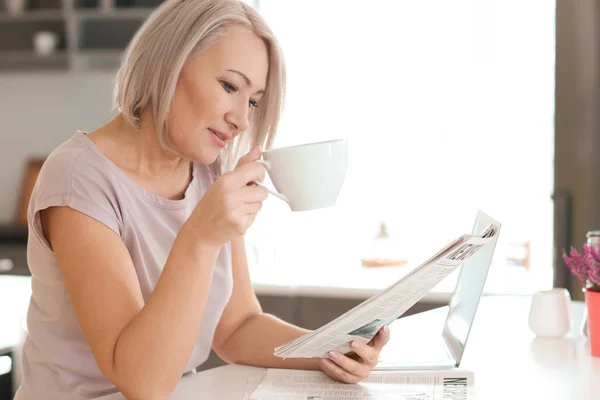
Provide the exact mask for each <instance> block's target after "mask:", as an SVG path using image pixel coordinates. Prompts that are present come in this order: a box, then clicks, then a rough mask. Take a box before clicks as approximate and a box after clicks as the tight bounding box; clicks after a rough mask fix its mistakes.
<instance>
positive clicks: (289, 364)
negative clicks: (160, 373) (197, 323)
mask: <svg viewBox="0 0 600 400" xmlns="http://www.w3.org/2000/svg"><path fill="white" fill-rule="evenodd" d="M231 253H232V268H233V293H232V294H231V299H230V300H229V303H228V304H227V307H226V308H225V311H224V312H223V315H222V317H221V320H220V321H219V325H218V326H217V330H216V332H215V338H214V341H213V349H214V350H215V352H216V353H217V354H218V355H219V356H220V357H221V358H222V359H223V360H225V361H227V362H230V363H236V364H247V365H257V366H261V367H268V368H292V369H319V360H320V359H319V358H315V359H306V358H302V359H299V358H297V359H290V358H289V359H286V360H283V359H281V358H279V357H276V356H274V355H273V349H274V348H275V347H277V346H279V345H281V344H284V343H287V342H288V341H290V340H293V339H295V338H297V337H300V336H302V335H304V334H305V333H308V332H309V331H308V330H306V329H302V328H299V327H297V326H294V325H291V324H288V323H287V322H285V321H282V320H281V319H279V318H276V317H274V316H272V315H269V314H264V313H263V312H262V308H261V306H260V303H259V302H258V299H257V298H256V295H255V294H254V289H253V288H252V282H251V280H250V275H249V273H248V261H247V258H246V249H245V245H244V238H243V237H239V238H236V239H234V240H232V242H231Z"/></svg>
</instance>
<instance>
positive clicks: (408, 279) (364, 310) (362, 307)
mask: <svg viewBox="0 0 600 400" xmlns="http://www.w3.org/2000/svg"><path fill="white" fill-rule="evenodd" d="M498 232H499V224H495V223H492V224H490V225H489V226H487V227H486V229H484V230H483V231H482V232H481V233H480V234H477V235H462V236H460V237H459V238H457V239H455V240H453V241H451V242H450V243H449V244H447V245H446V246H444V247H443V248H442V249H441V250H440V251H438V252H437V253H436V254H434V255H433V256H432V257H431V258H430V259H428V260H427V261H425V262H424V263H423V264H421V265H419V266H418V267H416V268H415V269H414V270H413V271H411V272H410V273H409V274H407V275H405V276H404V277H402V278H401V279H400V280H398V281H397V282H396V283H394V284H392V285H391V286H390V287H388V288H387V289H385V290H383V291H382V292H381V293H379V294H378V295H376V296H373V297H371V298H370V299H368V300H365V301H364V302H362V303H361V304H359V305H358V306H356V307H354V308H353V309H351V310H350V311H348V312H346V313H345V314H343V315H342V316H340V317H338V318H337V319H335V320H333V321H331V322H329V323H328V324H326V325H324V326H322V327H321V328H319V329H317V330H315V331H312V332H310V333H307V334H305V335H303V336H301V337H299V338H297V339H295V340H292V341H291V342H289V343H286V344H284V345H282V346H279V347H276V348H275V351H274V355H275V356H278V357H281V358H312V357H320V358H328V357H329V356H328V352H329V351H330V350H336V351H338V352H340V353H342V354H348V353H351V349H350V347H349V343H350V341H352V340H356V341H359V342H362V343H367V342H369V341H370V340H371V339H372V338H373V336H375V335H376V334H377V332H378V331H379V329H380V328H381V327H382V326H384V325H389V324H390V323H392V322H393V321H394V320H396V319H397V318H399V317H400V316H401V315H402V314H404V313H405V312H406V310H408V309H409V308H410V307H412V306H413V305H414V304H415V303H416V302H417V301H419V300H420V299H421V298H422V297H423V296H424V295H425V294H426V293H427V292H429V291H430V290H431V289H432V288H433V287H434V286H435V285H437V284H438V283H439V282H440V281H441V280H443V279H444V278H445V277H446V276H448V275H449V274H450V273H452V271H454V270H455V269H456V268H457V267H459V266H460V265H461V264H462V263H463V262H464V261H466V260H467V259H469V258H470V257H472V256H473V255H474V254H475V253H476V252H477V251H479V249H480V248H481V247H482V246H484V245H486V244H487V243H489V242H490V241H491V240H493V239H494V237H495V236H496V235H497V234H498Z"/></svg>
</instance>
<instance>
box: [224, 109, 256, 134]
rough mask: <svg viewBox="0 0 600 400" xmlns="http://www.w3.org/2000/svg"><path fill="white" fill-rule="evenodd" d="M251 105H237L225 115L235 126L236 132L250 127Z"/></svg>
mask: <svg viewBox="0 0 600 400" xmlns="http://www.w3.org/2000/svg"><path fill="white" fill-rule="evenodd" d="M249 112H250V109H249V107H248V106H247V105H246V106H245V107H236V108H235V109H232V110H231V111H230V112H228V113H227V114H226V115H225V119H226V121H227V122H229V123H230V124H231V125H233V126H234V128H235V130H236V133H239V132H243V131H245V130H246V129H247V128H248V124H249V121H248V114H249Z"/></svg>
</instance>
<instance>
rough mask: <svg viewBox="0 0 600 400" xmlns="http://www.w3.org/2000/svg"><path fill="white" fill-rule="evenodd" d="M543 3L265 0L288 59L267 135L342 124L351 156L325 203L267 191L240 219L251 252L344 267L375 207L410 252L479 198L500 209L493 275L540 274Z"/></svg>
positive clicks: (454, 225)
mask: <svg viewBox="0 0 600 400" xmlns="http://www.w3.org/2000/svg"><path fill="white" fill-rule="evenodd" d="M554 9H555V5H554V2H552V1H550V2H548V1H544V0H527V1H518V0H509V1H507V0H457V1H452V2H449V1H446V0H410V1H406V0H398V1H392V0H374V1H369V2H351V1H346V0H327V1H322V0H319V1H317V0H303V1H278V0H260V12H261V14H262V15H263V16H264V17H265V19H266V20H267V21H268V22H269V24H270V25H271V27H272V28H273V30H274V31H275V34H276V35H277V37H278V38H279V40H280V42H281V45H282V47H283V50H284V54H285V57H286V63H287V67H288V95H287V99H286V107H285V111H284V115H283V119H282V123H281V126H280V132H279V136H278V138H277V140H276V146H285V145H288V144H297V143H304V142H310V141H317V140H326V139H331V138H338V137H345V138H347V139H348V140H349V164H348V172H347V176H346V181H345V184H344V187H343V189H342V192H341V193H340V196H339V199H338V205H337V206H336V207H334V208H331V209H326V210H319V211H311V212H304V213H291V212H289V209H288V208H287V205H286V204H284V203H283V202H281V201H280V200H279V199H277V198H274V197H270V198H269V199H268V200H267V202H266V203H265V206H264V208H263V210H262V211H261V213H260V214H259V217H258V218H257V220H256V222H255V224H254V225H253V227H252V228H251V230H250V231H249V233H248V247H249V249H250V254H251V255H253V257H251V260H250V261H251V265H252V268H254V269H258V268H263V270H264V269H269V268H272V269H273V271H274V270H278V271H279V272H281V273H282V274H283V273H288V274H289V273H291V272H290V271H292V269H294V270H295V271H302V274H303V275H305V276H310V277H312V278H311V279H315V280H318V279H319V278H318V276H319V274H320V273H323V271H324V270H330V271H331V273H335V274H339V273H344V272H348V273H352V271H355V270H356V269H357V268H361V266H360V258H361V254H363V252H364V251H365V248H366V246H368V245H369V244H370V239H371V238H372V237H373V235H374V234H375V231H376V229H377V226H378V222H379V221H380V220H382V221H385V222H386V224H387V225H388V227H389V231H390V233H391V234H392V237H393V238H394V239H395V240H396V241H397V243H398V250H399V252H402V254H403V255H404V256H406V257H407V258H408V260H409V261H410V262H411V263H412V262H414V263H417V262H419V261H422V260H423V259H422V257H420V258H419V254H425V253H426V252H427V251H430V250H432V249H435V248H436V247H437V246H438V245H439V244H441V243H443V242H446V241H447V240H449V239H452V238H454V237H455V236H457V235H458V234H461V233H464V232H468V231H470V229H471V224H472V221H473V219H474V217H475V213H476V212H477V210H478V209H482V210H483V211H485V212H487V213H489V214H490V215H492V216H493V217H495V218H497V219H498V220H500V221H501V222H502V223H503V231H502V234H501V237H500V240H499V243H498V248H497V250H496V253H495V257H494V262H493V265H492V269H491V271H490V276H489V279H488V283H489V285H492V286H494V288H495V289H494V290H495V291H500V292H515V291H516V292H531V291H534V290H539V289H541V288H546V287H549V286H551V283H552V228H553V224H552V202H551V194H552V185H553V151H554V149H553V144H554V126H553V115H554ZM275 262H276V264H275ZM275 265H276V266H275ZM489 285H488V287H489Z"/></svg>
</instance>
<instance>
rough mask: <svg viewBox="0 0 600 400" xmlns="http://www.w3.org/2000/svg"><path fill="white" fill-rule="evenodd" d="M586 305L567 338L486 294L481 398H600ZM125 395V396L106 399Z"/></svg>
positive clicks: (233, 370)
mask: <svg viewBox="0 0 600 400" xmlns="http://www.w3.org/2000/svg"><path fill="white" fill-rule="evenodd" d="M583 309H584V305H583V304H582V303H579V302H575V303H573V306H572V311H573V312H572V316H573V324H572V331H571V333H570V334H569V335H568V336H567V337H566V338H563V339H541V338H536V337H535V336H534V334H533V333H531V332H530V331H529V328H528V326H527V317H528V312H529V299H528V298H524V297H500V296H499V297H488V298H484V299H482V301H481V305H480V308H479V310H478V313H477V317H476V320H475V324H474V326H473V331H472V333H471V336H470V338H469V342H468V344H467V348H466V351H465V355H464V359H463V362H462V364H461V366H460V368H461V369H466V370H471V371H474V373H475V385H476V388H477V392H478V395H477V398H478V399H479V400H506V399H511V400H519V399H544V400H554V399H556V400H566V399H578V400H591V399H598V398H599V397H600V358H592V357H591V356H590V352H589V345H588V341H587V339H586V338H585V337H583V336H582V335H581V333H580V323H581V317H582V312H583ZM443 313H444V310H442V309H437V310H433V311H430V312H427V313H423V314H421V315H419V316H416V317H418V318H423V319H424V318H427V319H429V320H431V321H439V317H440V316H441V315H442V314H443ZM442 316H443V315H442ZM393 338H394V329H393V326H392V340H393ZM391 345H393V343H391ZM264 373H265V369H262V368H254V367H246V366H239V365H228V366H225V367H219V368H215V369H212V370H208V371H204V372H201V373H198V374H196V375H191V376H187V377H185V378H183V379H182V380H181V382H180V384H179V385H178V386H177V388H176V390H175V391H174V392H173V394H172V396H171V397H170V399H171V400H188V399H189V400H191V399H198V398H202V399H215V400H216V399H219V400H241V399H243V397H244V394H245V393H246V391H251V390H253V389H254V386H255V385H257V384H258V382H259V380H260V378H261V377H262V376H263V374H264ZM249 385H250V386H251V387H250V386H249ZM122 399H123V397H122V396H120V395H113V396H107V397H103V398H102V400H122Z"/></svg>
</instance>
